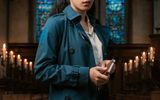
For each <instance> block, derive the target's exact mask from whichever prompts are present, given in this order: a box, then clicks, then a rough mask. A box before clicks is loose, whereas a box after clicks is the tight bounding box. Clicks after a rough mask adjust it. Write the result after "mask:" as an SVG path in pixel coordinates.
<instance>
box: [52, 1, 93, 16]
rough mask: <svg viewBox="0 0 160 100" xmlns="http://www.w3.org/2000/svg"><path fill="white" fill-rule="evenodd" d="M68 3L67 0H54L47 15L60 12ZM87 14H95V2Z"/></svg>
mask: <svg viewBox="0 0 160 100" xmlns="http://www.w3.org/2000/svg"><path fill="white" fill-rule="evenodd" d="M68 5H69V0H56V1H55V2H54V4H53V7H52V9H51V11H50V14H49V16H52V15H54V14H57V13H60V12H62V11H63V10H64V8H65V7H66V6H68ZM88 14H91V15H95V2H94V3H93V5H92V7H91V8H90V10H89V11H88Z"/></svg>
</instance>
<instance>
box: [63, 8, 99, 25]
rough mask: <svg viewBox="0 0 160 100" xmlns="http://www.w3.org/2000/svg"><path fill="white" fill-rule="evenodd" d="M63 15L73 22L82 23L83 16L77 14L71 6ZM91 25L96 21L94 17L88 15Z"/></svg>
mask: <svg viewBox="0 0 160 100" xmlns="http://www.w3.org/2000/svg"><path fill="white" fill-rule="evenodd" d="M63 13H65V14H66V16H67V18H68V19H69V20H71V21H73V22H77V23H78V22H80V20H81V15H80V14H79V13H77V12H75V11H74V10H73V9H72V7H71V6H70V5H68V6H67V7H66V8H65V9H64V10H63ZM88 17H89V19H90V22H91V24H93V23H95V22H96V20H95V19H94V17H92V16H90V15H88Z"/></svg>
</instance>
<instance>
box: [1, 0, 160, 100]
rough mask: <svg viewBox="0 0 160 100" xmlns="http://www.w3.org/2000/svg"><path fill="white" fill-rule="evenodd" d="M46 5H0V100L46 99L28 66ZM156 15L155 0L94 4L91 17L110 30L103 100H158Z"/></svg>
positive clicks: (159, 29) (159, 17)
mask: <svg viewBox="0 0 160 100" xmlns="http://www.w3.org/2000/svg"><path fill="white" fill-rule="evenodd" d="M51 1H54V0H0V13H1V15H0V30H1V32H0V48H1V51H0V100H48V88H47V86H46V84H43V83H41V82H38V81H37V80H35V79H34V72H33V67H34V59H35V54H36V50H37V46H38V39H39V35H40V30H42V27H41V26H42V25H43V24H44V19H45V18H46V16H47V10H48V9H50V6H51V5H52V4H53V3H54V2H51ZM114 3H115V4H114ZM108 9H109V10H108ZM42 10H46V11H42ZM159 12H160V0H95V14H94V15H95V17H96V18H97V19H98V20H99V22H100V23H101V24H102V25H103V26H105V25H106V24H107V23H109V24H107V26H109V27H110V25H111V27H110V31H111V37H112V39H113V42H111V43H110V45H109V46H108V49H107V52H108V59H112V58H114V59H115V60H116V72H115V76H114V78H113V79H112V80H111V81H110V83H109V98H110V99H109V100H160V77H159V76H160V46H159V44H160V13H159ZM45 15H46V16H45ZM109 21H111V22H109ZM114 25H115V26H114Z"/></svg>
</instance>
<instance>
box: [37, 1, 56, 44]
mask: <svg viewBox="0 0 160 100" xmlns="http://www.w3.org/2000/svg"><path fill="white" fill-rule="evenodd" d="M54 1H55V0H36V9H35V10H36V30H35V32H36V42H38V41H39V38H40V35H41V31H42V30H43V26H44V24H45V21H46V19H47V18H48V16H49V12H50V9H51V8H52V5H53V3H54Z"/></svg>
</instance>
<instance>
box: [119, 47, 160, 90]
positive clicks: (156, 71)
mask: <svg viewBox="0 0 160 100" xmlns="http://www.w3.org/2000/svg"><path fill="white" fill-rule="evenodd" d="M146 52H148V53H146ZM136 59H138V57H136V58H135V60H134V63H132V62H131V60H129V61H128V64H127V62H125V64H124V68H123V81H122V83H123V90H124V91H128V92H148V91H152V90H160V79H159V78H158V77H159V75H160V61H159V60H158V59H157V58H156V55H155V50H153V47H150V48H149V50H148V51H144V52H143V53H142V56H141V59H140V60H139V59H138V60H136Z"/></svg>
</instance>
